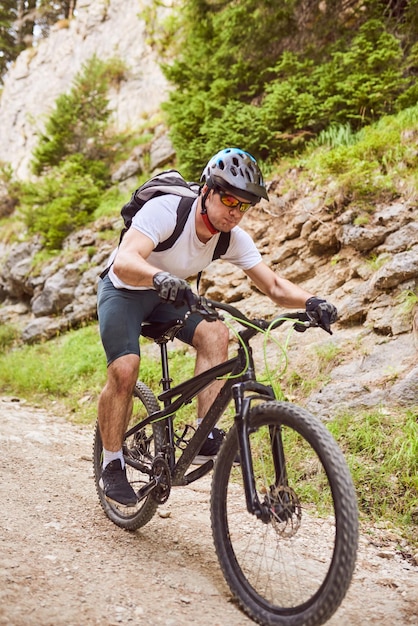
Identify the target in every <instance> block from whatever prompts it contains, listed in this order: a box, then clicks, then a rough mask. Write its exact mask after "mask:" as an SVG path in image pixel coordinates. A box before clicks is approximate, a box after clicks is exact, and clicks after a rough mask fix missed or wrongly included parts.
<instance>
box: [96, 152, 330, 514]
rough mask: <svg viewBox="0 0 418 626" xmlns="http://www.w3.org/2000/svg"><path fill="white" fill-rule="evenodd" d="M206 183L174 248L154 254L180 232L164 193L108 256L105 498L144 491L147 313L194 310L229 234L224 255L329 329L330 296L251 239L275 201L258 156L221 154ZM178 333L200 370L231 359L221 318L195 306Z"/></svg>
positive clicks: (202, 401)
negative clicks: (131, 469) (273, 260)
mask: <svg viewBox="0 0 418 626" xmlns="http://www.w3.org/2000/svg"><path fill="white" fill-rule="evenodd" d="M201 183H202V186H201V190H200V194H199V195H198V197H197V199H196V200H195V203H194V205H193V207H192V211H191V213H190V215H189V217H188V220H187V222H186V224H185V227H184V230H183V231H182V233H181V235H180V236H179V237H178V239H177V241H176V242H175V243H174V244H173V246H172V247H171V248H169V249H168V250H165V251H163V252H154V248H155V247H156V246H157V245H158V243H159V242H160V241H164V240H165V239H167V238H168V237H169V235H170V234H171V232H172V231H173V230H174V226H175V223H176V211H177V206H178V203H179V200H180V199H179V196H177V195H172V194H164V195H161V196H158V197H156V198H153V199H151V200H149V201H148V202H146V203H145V204H144V206H143V207H142V208H141V210H140V211H138V213H137V214H136V215H135V216H134V218H133V221H132V225H131V227H130V228H129V230H128V231H127V233H126V234H125V236H124V238H123V240H122V242H121V244H120V246H119V248H118V249H117V251H116V252H115V253H114V254H113V255H112V257H111V261H112V263H111V262H110V261H109V266H110V269H109V271H108V273H107V275H106V276H105V277H104V278H103V279H101V280H100V281H99V288H98V317H99V327H100V334H101V339H102V342H103V346H104V350H105V352H106V357H107V364H108V369H107V381H106V384H105V387H104V388H103V390H102V392H101V394H100V398H99V405H98V419H99V426H100V434H101V438H102V443H103V473H102V483H103V490H104V492H105V495H106V497H107V498H109V499H111V500H114V501H116V502H119V503H121V504H124V505H127V506H133V505H135V504H136V500H137V499H136V495H135V492H134V490H133V489H132V487H131V486H130V484H129V482H128V481H127V478H126V469H125V466H124V459H123V454H122V441H123V435H124V433H125V430H126V426H127V422H128V420H129V416H130V411H131V406H132V404H131V403H132V394H133V389H134V386H135V382H136V380H137V377H138V371H139V363H140V345H139V337H140V333H141V323H142V322H143V321H144V320H147V321H155V322H163V321H168V320H170V319H173V318H174V319H178V318H179V316H181V315H184V313H185V312H186V311H187V310H188V307H187V298H188V296H189V295H190V294H191V290H190V286H189V284H188V282H187V281H186V279H187V278H188V277H190V276H193V275H195V274H197V273H198V272H200V271H201V270H203V269H204V268H205V267H207V266H208V265H209V264H210V262H211V260H212V256H213V252H214V249H215V246H216V243H217V241H218V238H219V235H220V233H221V232H230V233H231V238H230V242H229V246H228V249H227V251H226V253H225V254H224V255H223V256H222V258H223V259H225V260H227V261H229V262H230V263H233V264H234V265H236V266H237V267H239V268H240V269H242V270H243V271H244V272H245V274H246V275H247V276H248V277H249V278H250V279H251V280H252V281H253V283H254V284H255V285H256V286H257V287H258V289H260V291H262V292H263V293H265V294H266V295H267V296H269V297H270V298H271V300H272V301H273V302H275V303H276V304H278V305H280V306H282V307H286V308H302V307H306V310H308V311H311V312H313V314H314V315H315V316H316V317H317V319H318V321H319V322H320V324H321V325H322V326H323V327H324V328H327V329H328V330H329V327H330V324H331V323H333V322H334V321H335V320H336V317H337V311H336V308H335V307H334V306H333V305H332V304H330V303H329V302H327V301H326V300H324V299H322V298H317V297H315V296H314V294H312V293H309V292H308V291H305V290H304V289H302V288H301V287H299V286H297V285H295V284H294V283H292V282H290V281H288V280H286V279H284V278H281V277H280V276H278V275H277V274H276V273H275V272H274V271H273V270H272V269H271V268H269V267H268V266H267V265H266V264H265V263H264V262H263V261H262V258H261V255H260V253H259V252H258V250H257V248H256V246H255V244H254V242H253V240H252V239H251V237H250V236H249V234H248V233H246V232H245V231H244V230H243V229H242V228H240V226H239V224H240V222H241V220H242V218H243V216H244V214H245V213H246V211H247V210H249V209H250V208H251V207H252V206H254V205H255V204H256V203H257V202H259V201H260V199H261V198H264V199H265V200H268V195H267V191H266V186H265V183H264V181H263V176H262V174H261V171H260V169H259V167H258V164H257V162H256V160H255V159H254V158H253V157H252V156H251V155H250V154H249V153H247V152H245V151H243V150H240V149H238V148H226V149H224V150H221V151H220V152H218V153H217V154H216V155H215V156H213V157H212V158H211V159H210V160H209V162H208V164H207V165H206V167H205V168H204V170H203V173H202V176H201ZM178 338H179V339H180V340H182V341H183V342H185V343H187V344H189V345H191V346H193V347H194V348H195V349H196V363H195V374H198V373H200V372H202V371H205V370H207V369H209V368H210V367H213V366H214V365H216V364H218V363H220V362H222V361H224V360H226V359H227V357H228V339H229V333H228V329H227V327H226V326H225V325H224V324H223V323H222V322H221V321H216V322H207V321H206V320H204V319H202V318H201V317H200V315H198V314H192V315H191V316H190V317H189V318H188V319H187V322H186V324H185V326H184V328H182V329H181V330H180V332H179V334H178ZM222 384H223V383H222V381H219V382H218V383H214V384H213V385H211V386H210V387H208V388H207V389H206V390H204V391H202V392H201V393H200V394H199V397H198V407H197V408H198V421H199V419H201V418H203V416H204V415H205V414H206V412H207V410H208V408H209V407H210V405H211V403H212V402H213V400H214V398H215V397H216V395H217V393H218V392H219V390H220V388H221V386H222ZM223 436H224V433H223V432H222V431H220V430H219V429H217V428H214V429H213V431H212V432H211V433H210V435H209V438H208V439H207V440H206V442H205V444H204V445H203V447H202V448H201V450H200V452H199V456H198V458H196V459H195V462H196V463H201V462H204V461H205V460H207V459H209V458H214V457H215V456H216V454H217V452H218V450H219V448H220V445H221V443H222V440H223Z"/></svg>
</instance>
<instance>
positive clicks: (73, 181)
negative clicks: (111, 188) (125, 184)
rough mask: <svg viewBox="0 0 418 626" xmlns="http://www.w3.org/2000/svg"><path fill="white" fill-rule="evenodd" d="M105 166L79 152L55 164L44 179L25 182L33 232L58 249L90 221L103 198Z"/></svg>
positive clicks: (23, 200) (25, 212)
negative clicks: (70, 235) (79, 154)
mask: <svg viewBox="0 0 418 626" xmlns="http://www.w3.org/2000/svg"><path fill="white" fill-rule="evenodd" d="M103 169H104V166H103V164H102V163H99V162H86V160H85V159H83V158H82V157H81V156H75V157H73V158H71V159H67V160H66V161H64V162H63V163H62V164H61V165H59V166H57V167H55V168H53V169H52V170H51V172H50V174H49V175H48V176H44V177H43V178H42V180H41V181H39V182H36V183H32V182H27V183H23V184H22V196H21V199H20V201H21V212H22V214H23V218H24V221H25V224H26V226H27V227H28V230H29V232H30V233H35V234H40V235H41V236H42V238H43V243H44V245H45V247H46V248H47V249H49V250H58V249H59V248H60V247H61V245H62V242H63V240H64V239H65V238H66V237H67V236H68V235H69V234H70V233H71V232H72V231H73V230H76V229H77V228H80V227H82V226H83V225H84V224H86V223H87V222H88V220H89V218H90V216H91V215H92V214H93V212H94V211H95V209H96V208H97V207H98V205H99V203H100V200H101V194H102V190H103V188H104V182H103V171H101V170H103ZM100 171H101V175H102V180H100V177H99V176H98V172H100ZM91 172H94V175H92V173H91Z"/></svg>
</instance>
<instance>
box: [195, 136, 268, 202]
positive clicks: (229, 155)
mask: <svg viewBox="0 0 418 626" xmlns="http://www.w3.org/2000/svg"><path fill="white" fill-rule="evenodd" d="M200 181H201V182H204V183H206V184H207V185H208V187H210V188H213V187H221V189H223V190H224V191H229V192H230V193H232V194H237V195H239V196H240V197H242V198H245V200H248V202H251V203H252V204H256V203H257V202H258V201H259V200H260V198H265V199H266V200H268V199H269V198H268V195H267V191H266V185H265V183H264V180H263V176H262V174H261V171H260V168H259V167H258V165H257V161H256V160H255V158H254V157H253V156H251V154H249V153H248V152H245V151H244V150H240V149H239V148H225V149H224V150H221V151H220V152H218V153H217V154H215V156H213V157H212V158H211V159H210V161H209V162H208V164H207V165H206V167H205V169H204V170H203V172H202V176H201V177H200Z"/></svg>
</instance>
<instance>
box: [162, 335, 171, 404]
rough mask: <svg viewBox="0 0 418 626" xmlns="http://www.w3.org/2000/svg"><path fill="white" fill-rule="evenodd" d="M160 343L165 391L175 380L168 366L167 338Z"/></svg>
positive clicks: (163, 387)
mask: <svg viewBox="0 0 418 626" xmlns="http://www.w3.org/2000/svg"><path fill="white" fill-rule="evenodd" d="M159 344H160V353H161V372H162V378H161V380H160V385H161V386H162V389H163V391H168V390H169V389H170V388H171V383H172V382H173V379H172V378H170V372H169V366H168V351H167V339H166V340H165V341H160V342H159ZM168 403H169V401H168ZM164 406H167V404H166V402H164Z"/></svg>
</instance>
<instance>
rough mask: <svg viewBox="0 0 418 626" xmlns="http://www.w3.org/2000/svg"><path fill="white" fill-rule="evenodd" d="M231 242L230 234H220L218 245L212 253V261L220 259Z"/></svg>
mask: <svg viewBox="0 0 418 626" xmlns="http://www.w3.org/2000/svg"><path fill="white" fill-rule="evenodd" d="M230 241H231V233H230V232H229V233H221V234H220V235H219V239H218V243H217V244H216V248H215V250H214V252H213V257H212V261H216V259H220V258H221V256H222V255H223V254H225V252H226V251H227V250H228V246H229V242H230Z"/></svg>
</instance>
